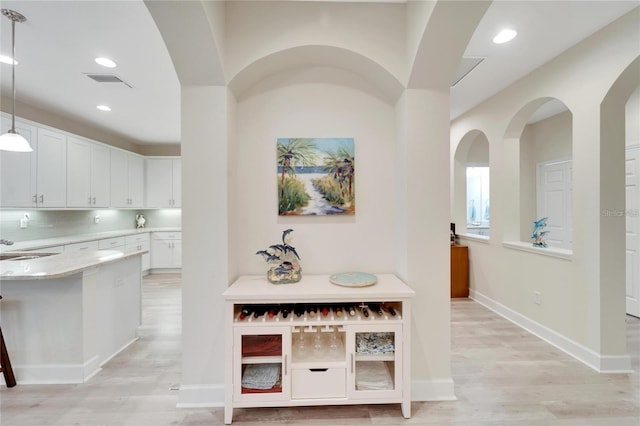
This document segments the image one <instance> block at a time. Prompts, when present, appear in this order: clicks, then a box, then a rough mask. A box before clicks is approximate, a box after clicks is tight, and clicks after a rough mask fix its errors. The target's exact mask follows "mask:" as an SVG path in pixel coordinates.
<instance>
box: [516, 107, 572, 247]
mask: <svg viewBox="0 0 640 426" xmlns="http://www.w3.org/2000/svg"><path fill="white" fill-rule="evenodd" d="M572 121H573V118H572V114H571V112H570V111H569V110H568V108H567V107H566V106H565V104H564V103H562V102H561V101H559V100H557V99H551V100H548V101H546V102H544V103H543V104H542V105H540V106H539V107H538V108H537V109H535V110H534V111H533V113H531V114H530V115H529V119H528V121H527V122H526V124H525V126H524V128H523V130H522V133H521V135H520V139H519V185H520V190H519V194H520V240H521V241H524V242H532V241H533V240H532V231H533V223H534V222H535V221H537V220H539V219H541V218H543V217H547V218H548V220H547V228H546V231H548V234H547V235H546V243H547V244H548V246H549V247H555V248H563V249H571V248H572V243H573V236H572V235H573V207H572V205H573V177H572V176H573V172H572V170H573V163H572V161H573V154H572V150H573V135H572V128H573V123H572Z"/></svg>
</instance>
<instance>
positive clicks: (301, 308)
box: [293, 303, 305, 317]
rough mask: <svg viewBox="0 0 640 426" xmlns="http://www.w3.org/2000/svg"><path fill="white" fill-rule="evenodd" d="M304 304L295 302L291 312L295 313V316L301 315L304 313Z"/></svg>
mask: <svg viewBox="0 0 640 426" xmlns="http://www.w3.org/2000/svg"><path fill="white" fill-rule="evenodd" d="M304 310H305V309H304V305H303V304H299V303H296V304H295V305H293V313H294V314H296V316H297V317H301V316H302V315H304Z"/></svg>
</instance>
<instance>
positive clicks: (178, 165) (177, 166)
mask: <svg viewBox="0 0 640 426" xmlns="http://www.w3.org/2000/svg"><path fill="white" fill-rule="evenodd" d="M172 168H173V173H172V178H173V185H172V193H173V198H172V200H173V203H172V207H182V160H181V159H179V158H177V159H175V160H173V164H172Z"/></svg>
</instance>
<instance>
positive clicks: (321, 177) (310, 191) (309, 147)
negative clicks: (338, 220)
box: [277, 138, 356, 216]
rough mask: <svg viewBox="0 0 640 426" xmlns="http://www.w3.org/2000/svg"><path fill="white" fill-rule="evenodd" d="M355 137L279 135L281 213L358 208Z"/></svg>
mask: <svg viewBox="0 0 640 426" xmlns="http://www.w3.org/2000/svg"><path fill="white" fill-rule="evenodd" d="M355 167H356V157H355V152H354V143H353V138H306V139H305V138H278V142H277V171H278V176H277V178H278V214H279V215H280V216H289V215H297V216H313V215H353V214H355V212H356V189H355Z"/></svg>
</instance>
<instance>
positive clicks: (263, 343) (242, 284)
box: [223, 273, 415, 424]
mask: <svg viewBox="0 0 640 426" xmlns="http://www.w3.org/2000/svg"><path fill="white" fill-rule="evenodd" d="M377 278H378V281H377V283H376V284H374V285H372V286H368V287H364V288H363V287H359V286H354V287H341V286H336V285H334V284H332V283H331V282H330V281H329V276H327V275H306V276H303V277H302V280H301V281H300V282H298V283H296V284H287V285H274V284H271V283H269V282H268V281H267V279H266V273H265V276H262V277H259V276H242V277H239V278H238V279H237V280H236V281H235V282H234V283H233V284H232V285H231V286H230V287H229V288H228V289H227V290H226V291H225V292H224V294H223V297H224V298H225V312H224V316H225V321H226V327H225V337H226V342H225V348H226V356H225V363H226V368H225V418H224V420H225V423H226V424H230V423H231V422H232V420H233V409H234V408H240V407H242V408H248V407H283V406H304V405H345V404H389V403H400V404H401V410H402V414H403V416H404V417H405V418H409V417H410V416H411V377H410V365H411V347H410V345H411V340H410V337H411V299H412V298H413V297H414V295H415V293H414V291H413V290H411V288H409V287H408V286H407V285H406V284H404V283H403V282H402V281H401V280H399V279H398V278H397V277H396V276H394V275H387V274H385V275H379V276H378V277H377Z"/></svg>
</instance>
